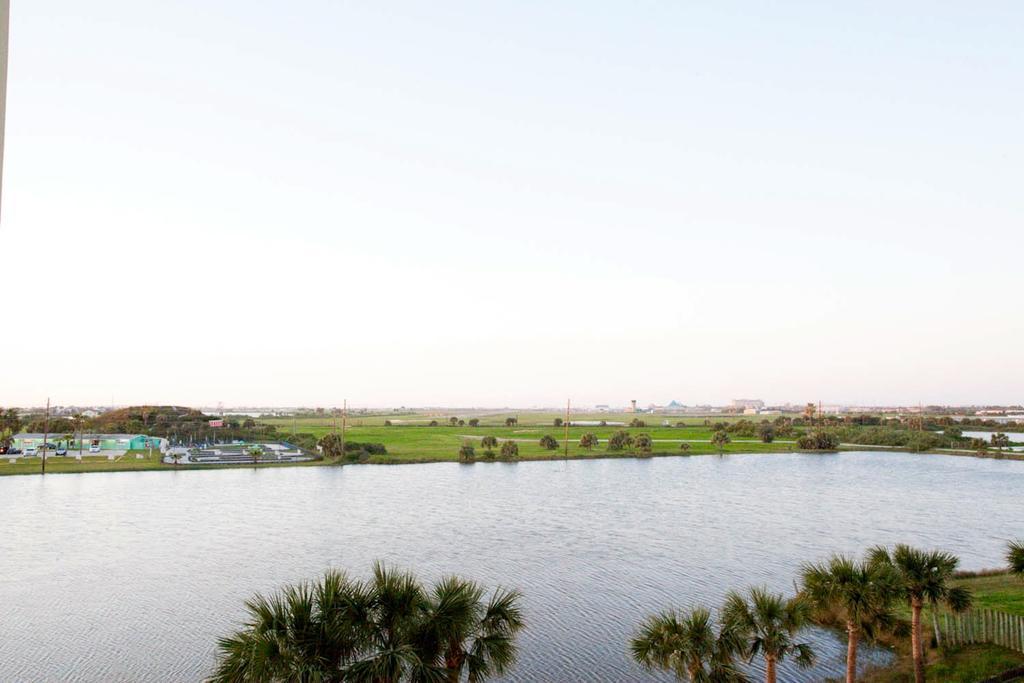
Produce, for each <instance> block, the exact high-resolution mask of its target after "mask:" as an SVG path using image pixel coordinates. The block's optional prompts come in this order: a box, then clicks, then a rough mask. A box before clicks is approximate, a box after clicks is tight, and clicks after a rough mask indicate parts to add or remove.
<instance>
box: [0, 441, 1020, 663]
mask: <svg viewBox="0 0 1024 683" xmlns="http://www.w3.org/2000/svg"><path fill="white" fill-rule="evenodd" d="M1022 489H1024V463H1022V462H1014V461H997V460H980V459H974V458H963V457H949V456H941V455H927V454H925V455H917V454H907V453H841V454H831V455H798V454H789V455H738V456H737V455H733V456H726V457H715V456H699V457H690V458H654V459H648V460H591V461H577V462H537V463H519V464H500V463H492V464H476V465H472V466H460V465H456V464H435V465H407V466H400V467H373V466H357V467H346V468H327V467H322V468H297V469H283V470H282V469H275V470H250V469H241V470H217V471H180V472H139V473H110V474H82V475H51V476H47V477H45V478H43V477H39V476H27V477H5V478H2V479H0V518H2V519H3V521H4V531H3V533H2V534H0V606H2V607H0V680H4V681H9V680H12V681H13V680H33V681H38V680H80V681H111V680H133V681H189V680H198V679H201V678H202V677H203V675H204V674H206V673H208V672H209V670H210V666H211V663H212V661H213V656H214V650H213V646H214V642H215V639H216V637H217V636H219V635H221V634H224V633H226V632H228V631H229V630H231V628H232V627H233V626H234V624H236V623H237V622H238V620H239V619H240V618H241V617H242V614H243V612H242V601H243V599H245V598H246V597H248V596H249V595H250V594H251V593H252V592H254V591H257V590H261V591H266V590H271V589H273V588H275V587H277V586H280V585H281V584H283V583H286V582H290V581H295V580H297V579H301V578H306V577H311V576H314V575H316V574H318V573H319V572H321V571H322V570H323V569H324V568H326V567H328V566H334V567H342V568H345V569H347V570H349V571H351V572H354V573H357V574H365V573H366V572H367V570H368V568H369V565H370V563H371V562H372V560H373V559H375V558H383V559H385V560H388V561H391V562H394V563H398V564H400V565H402V566H405V567H409V568H414V569H415V570H416V571H417V572H419V573H420V574H421V575H422V576H423V577H424V578H425V579H432V578H434V577H436V576H437V575H439V574H441V573H445V572H460V573H463V574H465V575H466V576H469V577H473V578H476V579H478V580H480V581H482V582H484V583H486V584H489V585H495V584H498V583H501V584H504V585H510V586H514V587H517V588H520V589H521V590H522V591H523V592H524V593H525V608H526V616H527V619H528V628H527V630H526V632H525V633H524V635H523V636H522V638H521V641H520V643H521V646H522V656H521V658H520V663H519V665H518V667H517V669H516V671H515V672H514V674H513V675H512V676H510V677H509V680H517V681H525V680H531V681H533V680H544V681H549V680H560V681H567V680H581V681H582V680H609V681H627V680H668V679H667V677H661V676H652V675H647V674H644V673H642V672H641V671H639V670H638V669H637V668H635V667H634V666H633V665H632V664H631V663H630V662H629V660H628V657H627V654H626V647H627V640H628V637H629V635H630V634H631V633H632V632H633V630H634V629H635V627H636V624H637V623H638V622H639V621H640V620H641V619H642V618H643V616H644V615H646V614H648V613H650V612H652V611H656V610H660V609H661V608H664V607H667V606H672V605H676V606H682V605H689V604H693V603H697V602H705V603H708V604H715V603H717V602H718V601H719V600H720V598H721V597H722V595H723V594H724V592H725V591H726V590H728V589H729V588H732V587H744V586H746V585H749V584H754V583H765V584H768V585H769V586H771V587H773V588H775V589H779V590H786V591H789V590H791V589H792V585H793V579H794V577H795V574H796V572H797V570H798V568H799V565H800V563H801V562H802V561H804V560H813V559H819V558H822V557H824V556H825V555H827V554H828V553H830V552H832V551H844V552H854V551H860V550H862V549H863V548H865V547H867V546H868V545H870V544H873V543H892V542H897V541H905V542H910V543H914V544H917V545H921V546H927V547H933V546H941V547H943V548H946V549H949V550H951V551H953V552H956V553H957V554H959V555H960V556H961V557H962V558H963V564H964V566H965V567H967V568H982V567H990V566H994V565H998V564H1000V562H1001V554H1002V551H1003V545H1004V543H1005V540H1006V539H1007V538H1011V537H1015V536H1022V535H1024V516H1022V515H1021V514H1020V505H1019V497H1018V496H1019V492H1020V491H1021V490H1022ZM812 638H813V640H814V641H815V643H816V645H817V647H818V650H819V653H820V654H821V655H822V657H821V664H820V666H819V668H818V669H816V670H814V671H811V672H800V673H797V672H794V671H792V670H790V669H788V668H783V673H782V676H781V678H782V679H784V680H807V681H810V680H821V678H823V677H824V676H826V675H840V674H841V672H842V657H843V655H844V649H843V647H842V644H841V643H840V642H839V641H838V639H837V637H836V636H834V635H832V634H830V633H826V632H816V633H815V634H813V636H812ZM886 656H887V655H886V654H885V653H884V652H881V651H878V650H875V651H873V652H871V651H869V652H867V653H865V658H866V659H867V658H874V659H875V661H880V658H884V657H886Z"/></svg>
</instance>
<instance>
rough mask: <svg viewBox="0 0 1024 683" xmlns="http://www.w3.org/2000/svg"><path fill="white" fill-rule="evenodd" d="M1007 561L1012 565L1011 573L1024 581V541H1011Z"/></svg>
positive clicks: (1007, 549) (1007, 550)
mask: <svg viewBox="0 0 1024 683" xmlns="http://www.w3.org/2000/svg"><path fill="white" fill-rule="evenodd" d="M1006 561H1007V562H1009V563H1010V571H1011V572H1013V573H1014V574H1016V575H1017V576H1019V577H1021V578H1022V579H1024V541H1010V545H1008V546H1007V548H1006Z"/></svg>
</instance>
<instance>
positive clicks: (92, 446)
mask: <svg viewBox="0 0 1024 683" xmlns="http://www.w3.org/2000/svg"><path fill="white" fill-rule="evenodd" d="M89 452H90V453H99V452H100V445H99V444H98V443H94V444H89Z"/></svg>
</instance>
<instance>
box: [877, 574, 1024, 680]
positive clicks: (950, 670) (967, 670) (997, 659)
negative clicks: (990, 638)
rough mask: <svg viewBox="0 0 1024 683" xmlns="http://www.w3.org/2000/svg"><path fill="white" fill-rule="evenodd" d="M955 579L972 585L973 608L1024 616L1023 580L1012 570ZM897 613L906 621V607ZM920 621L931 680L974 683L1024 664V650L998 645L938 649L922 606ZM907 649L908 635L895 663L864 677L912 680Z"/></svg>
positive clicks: (927, 616) (901, 643)
mask: <svg viewBox="0 0 1024 683" xmlns="http://www.w3.org/2000/svg"><path fill="white" fill-rule="evenodd" d="M956 583H957V584H959V585H962V586H966V587H968V588H970V589H971V592H972V593H973V594H974V607H975V608H976V609H993V610H999V611H1003V612H1009V613H1010V614H1019V615H1022V616H1024V580H1021V579H1020V578H1018V577H1016V576H1014V575H1012V574H1009V573H1007V574H996V575H993V576H978V577H971V578H965V579H959V580H957V582H956ZM899 615H900V618H901V619H903V620H905V621H909V620H910V610H909V608H901V610H900V614H899ZM922 622H923V626H924V631H925V633H924V635H925V643H926V647H927V648H928V651H927V656H928V662H929V663H928V672H927V677H928V680H930V681H951V682H954V683H974V682H975V681H979V680H981V679H984V678H987V677H989V676H994V675H996V674H999V673H1002V672H1003V671H1006V670H1008V669H1012V668H1014V667H1019V666H1024V654H1022V653H1020V652H1015V651H1013V650H1008V649H1006V648H1003V647H999V646H998V645H987V644H982V645H965V646H962V647H956V648H950V649H948V650H945V651H941V650H937V649H935V648H933V647H931V645H932V642H931V641H932V637H931V613H930V610H927V609H926V610H925V614H924V615H923V616H922ZM909 649H910V648H909V637H908V638H906V639H901V640H900V641H898V643H897V654H898V657H899V659H898V660H897V662H896V664H895V666H893V667H891V668H889V669H884V670H879V671H874V672H871V674H870V675H868V676H866V677H864V679H863V680H865V681H867V682H869V683H903V682H904V681H913V680H914V674H913V668H912V662H911V660H910V656H909Z"/></svg>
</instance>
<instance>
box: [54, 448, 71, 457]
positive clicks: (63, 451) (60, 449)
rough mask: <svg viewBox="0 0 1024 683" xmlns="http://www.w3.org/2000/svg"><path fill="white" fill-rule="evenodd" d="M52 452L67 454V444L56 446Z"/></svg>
mask: <svg viewBox="0 0 1024 683" xmlns="http://www.w3.org/2000/svg"><path fill="white" fill-rule="evenodd" d="M53 454H54V455H67V454H68V447H67V446H57V449H56V450H55V451H54V452H53Z"/></svg>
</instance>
